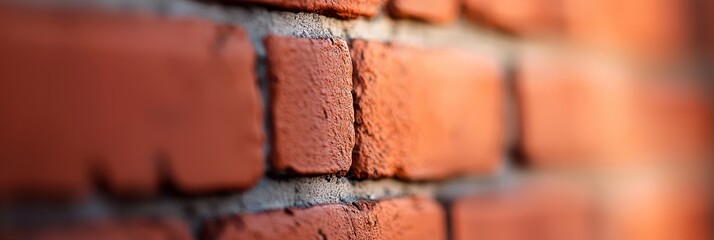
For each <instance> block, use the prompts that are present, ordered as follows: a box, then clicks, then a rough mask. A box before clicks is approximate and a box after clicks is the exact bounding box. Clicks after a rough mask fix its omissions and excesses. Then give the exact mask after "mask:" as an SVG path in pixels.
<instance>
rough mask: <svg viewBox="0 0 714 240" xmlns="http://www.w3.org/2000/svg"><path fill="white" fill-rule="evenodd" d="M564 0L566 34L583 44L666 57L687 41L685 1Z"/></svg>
mask: <svg viewBox="0 0 714 240" xmlns="http://www.w3.org/2000/svg"><path fill="white" fill-rule="evenodd" d="M563 2H564V4H563V11H564V19H565V20H564V22H565V27H566V32H567V35H568V36H569V38H570V39H571V40H573V41H575V42H577V43H579V44H581V45H584V46H586V47H592V48H598V49H604V50H609V51H611V52H614V53H616V54H619V53H621V52H625V53H630V54H636V55H640V56H645V57H649V58H652V57H658V58H664V59H665V60H668V59H669V58H671V57H672V56H676V55H678V54H682V53H683V52H684V51H686V48H687V47H688V45H689V44H690V43H689V41H690V40H691V39H690V38H691V36H690V34H691V30H692V29H690V26H689V25H690V24H691V22H689V18H690V10H689V6H688V5H687V4H688V1H680V0H632V1H618V0H598V1H588V0H564V1H563Z"/></svg>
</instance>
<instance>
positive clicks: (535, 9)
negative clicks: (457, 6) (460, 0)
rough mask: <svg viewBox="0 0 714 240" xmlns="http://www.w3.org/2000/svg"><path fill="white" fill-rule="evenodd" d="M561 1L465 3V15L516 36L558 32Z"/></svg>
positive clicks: (469, 0) (481, 0) (482, 0)
mask: <svg viewBox="0 0 714 240" xmlns="http://www.w3.org/2000/svg"><path fill="white" fill-rule="evenodd" d="M560 1H561V0H525V1H524V0H500V1H492V0H465V1H464V12H465V13H466V16H467V17H468V18H469V19H471V20H473V21H475V22H478V23H483V24H486V25H489V26H492V27H495V28H497V29H500V30H503V31H506V32H509V33H513V34H518V35H539V34H546V33H554V32H558V31H560V30H561V24H562V12H561V11H560Z"/></svg>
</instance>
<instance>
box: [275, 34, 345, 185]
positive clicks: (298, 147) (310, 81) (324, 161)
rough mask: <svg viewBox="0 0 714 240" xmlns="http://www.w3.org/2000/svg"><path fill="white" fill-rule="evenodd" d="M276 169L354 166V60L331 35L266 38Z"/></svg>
mask: <svg viewBox="0 0 714 240" xmlns="http://www.w3.org/2000/svg"><path fill="white" fill-rule="evenodd" d="M265 48H266V52H267V55H268V56H267V58H268V60H267V61H268V69H269V70H268V71H269V75H270V79H271V80H270V87H271V99H272V114H273V115H272V117H273V153H272V159H271V162H272V165H273V168H274V169H275V170H278V171H288V172H291V173H297V174H330V173H340V174H344V173H346V172H347V170H349V169H350V165H351V164H352V148H353V147H354V134H355V132H354V110H353V108H352V103H353V101H352V61H351V60H350V52H349V50H348V49H347V43H346V42H345V41H342V40H333V39H301V38H290V37H277V36H271V37H268V38H266V39H265Z"/></svg>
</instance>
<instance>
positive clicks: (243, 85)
mask: <svg viewBox="0 0 714 240" xmlns="http://www.w3.org/2000/svg"><path fill="white" fill-rule="evenodd" d="M2 15H3V17H2V18H0V26H1V27H2V29H4V30H3V31H2V33H0V52H2V54H0V74H1V76H0V79H1V80H0V115H2V116H3V117H2V119H0V193H1V194H8V193H11V192H15V191H20V190H22V191H23V192H61V193H62V194H66V193H69V194H74V193H82V192H84V191H86V190H87V187H88V186H89V185H91V183H90V182H89V178H90V175H91V176H94V174H97V175H99V176H100V177H102V178H104V179H106V180H107V182H108V184H109V186H110V187H111V189H112V190H115V191H118V192H122V193H124V192H127V193H147V192H152V191H154V190H155V188H156V186H157V184H158V182H159V181H160V180H161V179H163V178H164V177H167V178H169V179H170V180H171V181H172V182H173V183H175V184H176V185H177V187H178V188H179V189H180V190H183V191H185V192H205V191H213V190H219V189H220V190H224V189H242V188H247V187H249V186H251V185H252V184H253V183H254V182H256V181H257V179H258V178H259V177H260V176H261V173H262V166H263V163H262V159H263V157H262V141H263V135H262V133H261V113H260V109H259V103H258V96H257V87H256V83H255V82H256V79H255V75H254V73H253V72H254V53H253V49H252V47H251V45H250V43H249V41H248V39H247V36H246V34H245V32H243V31H242V30H241V29H240V28H238V27H234V26H217V25H212V24H209V23H206V22H202V21H194V20H165V19H161V18H158V17H153V16H138V15H118V14H117V15H115V14H105V15H103V14H86V13H79V12H59V11H57V12H49V11H40V10H38V11H34V10H17V9H3V10H2ZM127 36H131V37H127ZM219 39H220V40H219ZM161 173H165V176H164V175H160V174H161ZM1 194H0V195H1Z"/></svg>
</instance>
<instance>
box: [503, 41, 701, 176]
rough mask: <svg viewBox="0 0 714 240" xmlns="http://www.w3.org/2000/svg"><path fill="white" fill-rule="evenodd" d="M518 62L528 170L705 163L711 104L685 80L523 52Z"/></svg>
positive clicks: (569, 58) (603, 62)
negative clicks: (533, 166) (534, 167)
mask: <svg viewBox="0 0 714 240" xmlns="http://www.w3.org/2000/svg"><path fill="white" fill-rule="evenodd" d="M521 63H522V64H521V68H520V70H519V74H518V75H519V76H518V80H517V82H516V86H517V95H518V98H519V108H520V114H519V115H520V118H521V130H522V138H521V141H522V142H521V143H522V147H523V151H524V153H525V154H526V156H527V158H529V159H530V160H531V163H534V164H536V165H540V166H570V167H573V166H576V167H595V166H616V165H631V164H637V163H642V162H649V163H654V162H669V163H675V164H684V163H685V162H696V161H688V160H702V159H706V158H707V156H708V155H707V150H705V149H706V148H707V147H704V146H707V145H710V144H711V143H712V139H711V135H710V133H711V132H712V129H711V124H708V123H707V122H710V121H711V119H712V112H711V108H710V107H709V106H711V105H710V104H709V102H708V100H707V99H706V97H704V94H703V92H702V91H700V90H697V87H696V86H697V85H696V84H694V83H696V82H695V81H691V80H686V79H685V78H686V75H681V76H680V77H682V79H680V78H678V77H677V76H676V75H679V74H675V75H674V76H665V75H658V74H656V73H647V72H646V71H643V70H641V69H637V68H635V67H632V66H630V67H628V66H625V65H617V64H613V63H609V62H605V61H602V60H582V59H575V58H572V57H571V56H567V55H557V54H553V55H549V54H537V53H526V54H525V55H524V56H523V58H522V61H521ZM685 160H687V161H685Z"/></svg>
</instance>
